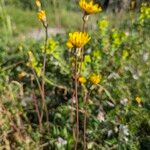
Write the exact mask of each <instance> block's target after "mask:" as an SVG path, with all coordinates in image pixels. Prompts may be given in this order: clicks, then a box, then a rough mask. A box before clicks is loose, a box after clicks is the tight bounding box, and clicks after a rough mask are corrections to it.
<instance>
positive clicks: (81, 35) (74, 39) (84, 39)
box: [66, 32, 90, 48]
mask: <svg viewBox="0 0 150 150" xmlns="http://www.w3.org/2000/svg"><path fill="white" fill-rule="evenodd" d="M89 40H90V37H89V35H88V34H87V33H86V32H74V33H69V39H68V41H67V44H66V45H67V47H68V48H73V47H75V48H81V47H83V46H84V45H85V44H87V43H88V42H89Z"/></svg>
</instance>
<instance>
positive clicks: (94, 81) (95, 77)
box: [90, 74, 102, 85]
mask: <svg viewBox="0 0 150 150" xmlns="http://www.w3.org/2000/svg"><path fill="white" fill-rule="evenodd" d="M101 79H102V77H101V75H96V74H93V75H91V77H90V81H91V83H92V84H95V85H96V84H98V83H100V81H101Z"/></svg>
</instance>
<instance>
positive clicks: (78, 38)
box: [66, 0, 102, 149]
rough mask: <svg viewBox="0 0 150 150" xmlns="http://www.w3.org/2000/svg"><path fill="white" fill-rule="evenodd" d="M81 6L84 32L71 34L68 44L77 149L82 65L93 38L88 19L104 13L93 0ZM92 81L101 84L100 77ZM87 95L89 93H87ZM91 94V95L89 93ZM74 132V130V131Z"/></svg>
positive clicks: (86, 97) (96, 76)
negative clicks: (71, 63) (71, 61)
mask: <svg viewBox="0 0 150 150" xmlns="http://www.w3.org/2000/svg"><path fill="white" fill-rule="evenodd" d="M79 6H80V7H81V9H82V10H83V18H82V19H83V25H82V30H81V31H80V32H78V31H77V32H73V33H69V38H68V41H67V43H66V45H67V47H68V48H70V49H71V50H72V51H73V52H72V55H73V57H74V63H73V69H72V76H73V82H74V85H73V87H74V92H73V97H72V99H74V98H75V104H76V129H75V133H73V134H75V149H78V140H79V134H80V132H79V130H80V127H79V119H80V115H79V92H78V90H79V88H80V84H79V83H81V84H82V85H84V84H86V80H87V79H86V78H85V77H83V76H81V72H82V63H83V60H84V53H85V49H84V47H85V45H86V44H87V43H88V42H89V41H90V39H91V37H90V36H89V35H88V33H87V32H86V31H85V30H86V22H87V21H88V17H89V15H91V14H94V13H98V12H101V11H102V8H101V7H100V6H99V5H98V4H95V3H94V1H93V0H91V1H86V0H80V1H79ZM90 81H91V83H92V84H98V83H99V82H100V77H99V75H92V76H91V77H90ZM86 93H87V92H86ZM88 94H89V93H88ZM87 99H88V96H87V94H86V96H85V99H84V103H85V105H87ZM73 106H74V105H73V102H72V107H73ZM86 115H87V114H86V110H85V113H84V131H83V132H84V149H86V148H87V145H86ZM73 131H74V130H73Z"/></svg>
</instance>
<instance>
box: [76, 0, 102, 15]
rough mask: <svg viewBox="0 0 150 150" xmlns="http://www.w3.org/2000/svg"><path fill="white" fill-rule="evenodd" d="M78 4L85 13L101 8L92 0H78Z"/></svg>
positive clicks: (94, 11)
mask: <svg viewBox="0 0 150 150" xmlns="http://www.w3.org/2000/svg"><path fill="white" fill-rule="evenodd" d="M79 5H80V7H81V8H82V9H83V10H84V11H85V13H86V14H87V15H89V14H94V13H98V12H101V11H102V8H101V7H100V6H99V5H98V4H94V2H93V0H91V1H90V2H87V1H86V0H80V1H79Z"/></svg>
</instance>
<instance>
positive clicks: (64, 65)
mask: <svg viewBox="0 0 150 150" xmlns="http://www.w3.org/2000/svg"><path fill="white" fill-rule="evenodd" d="M96 2H99V1H96ZM100 2H101V4H102V5H103V7H104V8H105V9H106V11H104V12H103V13H102V14H97V15H95V16H91V18H90V20H89V24H88V29H89V32H90V35H91V37H92V39H91V41H90V43H89V44H88V45H87V46H86V47H85V50H86V53H85V57H84V62H83V68H82V69H83V70H82V75H83V76H85V77H86V79H87V81H88V80H89V75H90V74H92V73H98V74H101V76H102V80H101V83H100V85H99V86H97V87H95V88H94V89H93V90H92V91H91V96H90V100H89V101H90V102H89V105H88V108H87V109H88V126H87V148H88V149H92V150H108V149H112V150H113V149H118V150H149V147H150V121H149V118H150V112H149V109H150V103H149V100H150V92H149V91H150V68H149V66H150V44H149V43H150V38H149V35H150V26H149V25H150V6H149V4H148V1H146V0H145V1H142V0H141V1H140V0H137V1H134V0H132V1H125V0H124V1H119V0H118V1H115V0H114V1H113V0H110V1H109V3H108V4H107V3H106V1H100ZM119 2H120V3H119ZM143 2H147V3H145V4H142V3H143ZM124 4H126V8H124V7H125V5H124ZM42 5H43V6H44V7H45V9H46V12H47V14H48V20H49V26H50V27H52V28H54V27H56V26H57V28H59V29H63V30H65V32H64V33H62V34H57V35H55V36H52V35H50V37H49V41H48V48H47V57H48V62H47V68H46V79H45V81H46V102H47V106H48V109H49V118H50V124H49V125H47V124H46V123H45V122H44V131H43V133H41V132H40V130H39V126H38V117H37V112H36V110H35V104H34V101H33V100H34V97H33V94H32V91H33V89H34V91H35V94H36V98H35V100H37V101H38V105H39V107H40V106H41V104H40V102H39V101H40V95H39V91H38V87H37V84H36V81H35V79H34V77H33V73H32V70H31V68H30V67H29V64H28V63H29V57H28V52H29V51H30V52H31V53H32V54H33V57H34V59H33V60H34V62H33V63H34V69H35V70H36V71H37V73H38V71H39V70H40V69H41V63H42V51H43V37H41V38H40V39H39V38H38V39H37V38H32V36H31V35H32V34H34V32H35V31H37V32H39V30H42V29H41V27H42V26H41V24H40V23H39V22H38V20H37V18H36V8H35V4H34V1H29V0H5V1H4V0H1V1H0V28H1V29H0V136H1V138H0V148H2V149H25V150H26V149H59V150H61V149H62V150H66V149H68V150H70V149H72V148H73V144H74V140H73V136H72V124H71V122H70V111H71V83H70V82H71V81H70V78H71V74H70V65H69V64H68V62H69V53H68V49H67V48H66V46H65V43H66V41H67V36H66V34H65V33H66V32H68V31H70V30H72V31H74V30H76V29H80V26H81V22H82V18H81V17H82V12H81V11H80V9H79V7H78V5H77V0H65V1H64V0H47V1H45V0H43V1H42ZM120 7H121V8H120ZM70 18H71V19H70ZM29 34H30V36H29ZM37 35H39V34H37ZM85 86H87V88H89V83H87V85H85ZM83 94H84V93H80V109H81V111H82V109H83V108H84V103H83ZM82 120H83V118H82V115H81V118H80V121H82ZM49 129H50V130H49ZM80 136H81V137H82V136H83V125H82V123H81V129H80ZM80 145H81V147H80V148H81V149H83V139H82V138H81V139H80Z"/></svg>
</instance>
